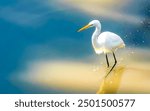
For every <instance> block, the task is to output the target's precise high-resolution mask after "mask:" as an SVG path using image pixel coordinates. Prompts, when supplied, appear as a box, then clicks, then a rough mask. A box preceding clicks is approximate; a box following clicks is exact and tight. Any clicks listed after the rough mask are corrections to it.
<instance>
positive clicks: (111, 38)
mask: <svg viewBox="0 0 150 111" xmlns="http://www.w3.org/2000/svg"><path fill="white" fill-rule="evenodd" d="M91 27H95V31H94V33H93V35H92V38H91V41H92V46H93V48H94V50H95V52H96V54H98V55H100V54H102V53H103V54H105V57H106V62H107V67H108V68H109V60H108V54H109V53H111V54H113V58H114V64H113V66H112V67H111V68H110V70H109V71H108V73H106V75H105V78H106V77H107V76H108V75H109V74H110V73H111V72H112V70H113V69H114V68H115V66H116V64H117V59H116V56H115V52H116V50H117V49H119V48H124V47H125V43H124V41H123V40H122V38H121V37H120V36H119V35H117V34H115V33H113V32H110V31H105V32H101V22H100V21H99V20H92V21H91V22H89V23H88V24H87V25H85V26H84V27H82V28H80V29H79V30H78V32H81V31H83V30H85V29H88V28H91Z"/></svg>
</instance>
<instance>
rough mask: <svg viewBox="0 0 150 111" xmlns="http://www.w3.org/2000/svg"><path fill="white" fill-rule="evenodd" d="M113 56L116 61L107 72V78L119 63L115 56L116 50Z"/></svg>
mask: <svg viewBox="0 0 150 111" xmlns="http://www.w3.org/2000/svg"><path fill="white" fill-rule="evenodd" d="M113 57H114V60H115V63H114V65H113V66H112V68H111V69H110V71H109V72H108V73H107V75H106V76H105V78H106V77H107V76H108V75H109V74H110V73H111V71H112V70H113V69H114V67H115V66H116V64H117V59H116V56H115V53H114V52H113Z"/></svg>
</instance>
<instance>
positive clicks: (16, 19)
mask: <svg viewBox="0 0 150 111" xmlns="http://www.w3.org/2000/svg"><path fill="white" fill-rule="evenodd" d="M93 19H98V20H100V21H101V24H102V31H112V32H114V33H116V34H118V35H120V36H121V37H122V39H123V40H124V41H125V44H126V48H125V49H120V50H119V51H117V52H116V55H117V58H118V61H119V63H118V65H117V67H116V68H115V70H114V71H113V72H112V73H111V75H110V76H109V77H108V78H107V79H103V77H104V75H105V74H106V72H107V69H106V63H105V58H104V55H103V54H102V55H99V56H98V55H96V54H95V52H94V50H93V48H92V45H91V36H92V33H93V31H94V29H93V28H91V29H88V30H86V31H83V32H81V33H77V30H78V29H79V28H81V27H82V26H84V25H86V24H87V23H88V22H90V21H91V20H93ZM149 51H150V2H149V0H86V1H85V0H13V1H12V0H1V1H0V93H150V52H149ZM109 56H110V58H112V56H111V55H109ZM111 61H112V60H111ZM111 64H113V61H112V62H111Z"/></svg>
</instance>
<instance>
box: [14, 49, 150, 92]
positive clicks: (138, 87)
mask: <svg viewBox="0 0 150 111" xmlns="http://www.w3.org/2000/svg"><path fill="white" fill-rule="evenodd" d="M132 50H134V52H135V53H134V54H131V55H127V56H126V55H125V53H126V52H130V50H127V49H125V50H124V51H121V52H119V54H117V57H118V64H117V66H116V67H115V69H114V70H113V71H112V72H111V73H110V74H109V75H108V77H107V78H105V74H106V73H107V72H108V71H109V69H108V68H107V67H106V64H105V61H104V63H103V64H102V65H101V64H100V63H101V61H103V59H104V58H102V59H101V61H96V59H98V58H97V57H96V56H94V57H90V58H89V57H88V59H87V58H86V59H85V61H83V62H82V61H74V60H47V61H44V60H43V61H36V62H33V63H32V64H30V65H29V67H28V69H27V70H26V71H25V72H21V74H19V75H15V78H17V81H18V82H20V81H23V82H25V83H27V84H32V85H34V86H38V87H45V88H47V89H57V90H59V91H65V92H72V93H101V94H103V93H150V81H149V80H150V69H149V67H150V62H149V61H148V60H149V57H150V56H149V55H150V54H149V50H143V49H132ZM143 52H144V53H143ZM131 53H132V52H131ZM123 55H124V56H123ZM101 56H103V55H101ZM120 57H122V58H123V60H122V59H119V58H120ZM141 57H143V58H144V59H141V60H139V58H141ZM109 58H111V56H109ZM86 61H88V62H86ZM91 61H93V62H91ZM110 61H111V64H113V60H111V59H110ZM33 78H34V79H33ZM12 80H13V81H15V82H16V79H15V80H14V79H12ZM18 87H20V86H18Z"/></svg>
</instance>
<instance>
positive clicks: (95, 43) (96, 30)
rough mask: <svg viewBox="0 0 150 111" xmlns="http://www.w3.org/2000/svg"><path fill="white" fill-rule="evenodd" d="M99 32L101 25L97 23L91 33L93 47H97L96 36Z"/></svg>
mask: <svg viewBox="0 0 150 111" xmlns="http://www.w3.org/2000/svg"><path fill="white" fill-rule="evenodd" d="M100 33H101V26H100V25H98V26H95V31H94V33H93V35H92V45H93V47H95V48H96V47H98V44H97V39H98V36H99V35H100Z"/></svg>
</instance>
